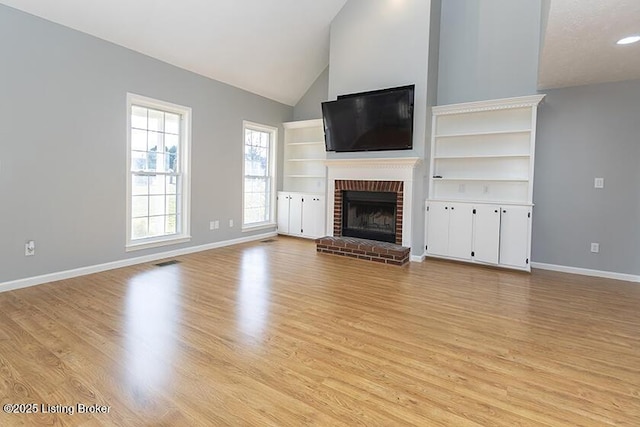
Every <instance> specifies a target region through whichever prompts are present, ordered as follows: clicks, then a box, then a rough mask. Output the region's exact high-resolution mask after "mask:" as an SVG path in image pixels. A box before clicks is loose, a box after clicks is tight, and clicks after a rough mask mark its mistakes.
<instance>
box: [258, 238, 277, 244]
mask: <svg viewBox="0 0 640 427" xmlns="http://www.w3.org/2000/svg"><path fill="white" fill-rule="evenodd" d="M273 242H277V240H276V239H267V240H262V241H260V243H273Z"/></svg>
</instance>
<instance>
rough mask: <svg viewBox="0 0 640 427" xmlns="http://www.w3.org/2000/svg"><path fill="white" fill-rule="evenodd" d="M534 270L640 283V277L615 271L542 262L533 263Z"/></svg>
mask: <svg viewBox="0 0 640 427" xmlns="http://www.w3.org/2000/svg"><path fill="white" fill-rule="evenodd" d="M531 267H532V268H538V269H540V270H550V271H558V272H561V273H570V274H580V275H582V276H592V277H602V278H605V279H615V280H624V281H627V282H640V276H636V275H633V274H626V273H616V272H613V271H603V270H591V269H588V268H579V267H569V266H566V265H555V264H545V263H542V262H532V263H531Z"/></svg>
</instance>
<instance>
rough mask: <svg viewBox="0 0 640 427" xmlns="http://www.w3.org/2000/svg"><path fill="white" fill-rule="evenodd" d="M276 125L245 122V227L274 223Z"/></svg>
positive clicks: (243, 216)
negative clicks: (274, 126)
mask: <svg viewBox="0 0 640 427" xmlns="http://www.w3.org/2000/svg"><path fill="white" fill-rule="evenodd" d="M276 141H277V129H276V128H273V127H270V126H264V125H259V124H256V123H250V122H244V162H243V174H244V179H243V200H242V203H243V209H242V227H243V230H248V229H255V228H258V227H261V226H272V225H274V202H275V153H276V151H275V147H276Z"/></svg>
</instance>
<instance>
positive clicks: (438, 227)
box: [427, 202, 449, 256]
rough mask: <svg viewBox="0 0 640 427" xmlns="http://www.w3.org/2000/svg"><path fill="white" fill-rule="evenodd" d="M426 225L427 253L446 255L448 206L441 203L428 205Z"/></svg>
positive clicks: (447, 245) (447, 244)
mask: <svg viewBox="0 0 640 427" xmlns="http://www.w3.org/2000/svg"><path fill="white" fill-rule="evenodd" d="M428 219H429V222H428V224H427V253H428V254H432V255H442V256H447V255H448V247H449V206H448V204H447V203H443V202H430V203H429V214H428Z"/></svg>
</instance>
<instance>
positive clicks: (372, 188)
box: [333, 179, 404, 245]
mask: <svg viewBox="0 0 640 427" xmlns="http://www.w3.org/2000/svg"><path fill="white" fill-rule="evenodd" d="M345 192H357V194H359V196H360V197H361V198H362V203H364V201H366V194H367V193H370V194H371V195H372V197H371V198H372V200H377V197H379V195H380V194H392V195H394V196H395V197H394V202H395V209H394V213H393V214H394V215H395V218H392V223H393V230H391V231H392V234H391V235H393V236H394V238H393V241H392V242H391V243H395V244H397V245H402V224H403V205H404V183H403V182H402V181H367V180H342V179H339V180H336V181H335V185H334V192H333V200H334V203H333V236H334V237H340V236H343V235H348V233H344V225H345V224H344V221H345V219H346V216H347V215H346V212H344V211H343V209H344V206H345V203H344V202H345V200H343V199H344V197H345ZM372 225H375V226H376V227H375V228H378V229H379V228H380V226H379V225H378V224H375V223H374V224H372ZM371 228H374V227H371ZM377 234H379V235H384V234H383V233H377ZM371 235H373V236H375V235H376V233H375V232H373V233H370V234H369V236H371ZM351 237H365V238H370V239H372V240H381V241H388V240H383V239H384V237H380V238H376V237H368V236H367V235H366V234H363V235H357V234H356V235H353V234H352V235H351Z"/></svg>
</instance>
